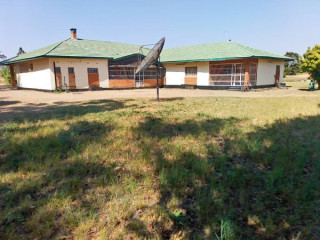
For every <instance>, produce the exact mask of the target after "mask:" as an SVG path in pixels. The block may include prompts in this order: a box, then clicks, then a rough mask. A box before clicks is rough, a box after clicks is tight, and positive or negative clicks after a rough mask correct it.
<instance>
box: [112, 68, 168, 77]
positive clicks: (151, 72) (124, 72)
mask: <svg viewBox="0 0 320 240" xmlns="http://www.w3.org/2000/svg"><path fill="white" fill-rule="evenodd" d="M135 70H136V69H135V68H134V67H109V79H134V77H135ZM139 76H141V77H143V78H144V79H156V78H157V69H156V68H148V69H146V70H144V71H143V72H140V75H139ZM164 76H165V69H163V68H160V75H159V78H163V77H164Z"/></svg>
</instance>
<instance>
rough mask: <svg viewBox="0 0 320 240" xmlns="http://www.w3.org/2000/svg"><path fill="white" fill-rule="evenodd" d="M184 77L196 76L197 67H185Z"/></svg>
mask: <svg viewBox="0 0 320 240" xmlns="http://www.w3.org/2000/svg"><path fill="white" fill-rule="evenodd" d="M185 73H186V77H196V76H197V67H186V68H185Z"/></svg>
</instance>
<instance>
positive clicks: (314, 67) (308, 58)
mask: <svg viewBox="0 0 320 240" xmlns="http://www.w3.org/2000/svg"><path fill="white" fill-rule="evenodd" d="M301 69H302V70H303V71H306V72H308V73H309V74H310V77H311V79H312V80H314V81H316V82H317V83H318V89H319V90H320V45H318V44H317V45H315V46H314V47H313V48H312V49H311V48H310V47H309V48H308V50H307V52H306V53H305V54H303V59H302V60H301Z"/></svg>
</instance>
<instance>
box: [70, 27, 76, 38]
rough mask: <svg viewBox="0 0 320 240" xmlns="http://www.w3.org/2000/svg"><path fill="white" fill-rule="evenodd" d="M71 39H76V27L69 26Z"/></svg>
mask: <svg viewBox="0 0 320 240" xmlns="http://www.w3.org/2000/svg"><path fill="white" fill-rule="evenodd" d="M70 34H71V39H77V29H76V28H71V29H70Z"/></svg>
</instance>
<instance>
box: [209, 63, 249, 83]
mask: <svg viewBox="0 0 320 240" xmlns="http://www.w3.org/2000/svg"><path fill="white" fill-rule="evenodd" d="M209 72H210V78H209V83H210V85H215V86H235V85H243V84H244V79H245V65H244V64H242V63H232V64H231V63H227V64H216V63H214V62H212V63H210V64H209Z"/></svg>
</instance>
